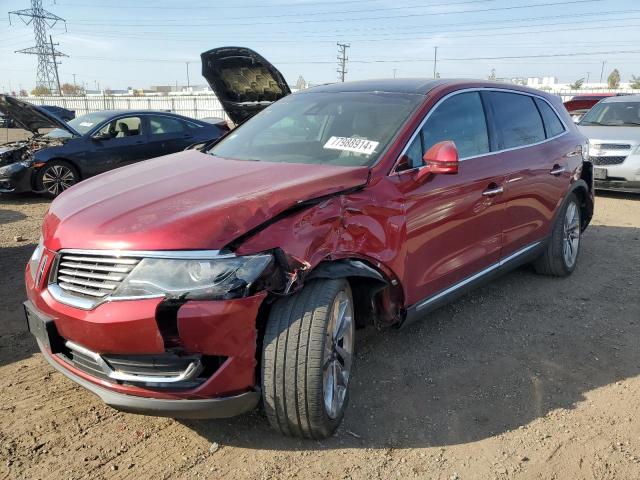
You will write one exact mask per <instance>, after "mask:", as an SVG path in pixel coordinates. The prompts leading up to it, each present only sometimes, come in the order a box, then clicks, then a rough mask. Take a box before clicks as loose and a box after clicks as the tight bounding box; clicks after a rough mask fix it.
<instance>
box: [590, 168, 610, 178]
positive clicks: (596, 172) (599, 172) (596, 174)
mask: <svg viewBox="0 0 640 480" xmlns="http://www.w3.org/2000/svg"><path fill="white" fill-rule="evenodd" d="M593 178H595V179H596V180H606V179H607V169H606V168H600V167H596V168H594V169H593Z"/></svg>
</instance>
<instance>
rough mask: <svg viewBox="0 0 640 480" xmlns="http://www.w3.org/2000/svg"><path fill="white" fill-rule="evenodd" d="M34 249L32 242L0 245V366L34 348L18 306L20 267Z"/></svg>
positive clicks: (21, 284) (21, 282)
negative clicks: (7, 245)
mask: <svg viewBox="0 0 640 480" xmlns="http://www.w3.org/2000/svg"><path fill="white" fill-rule="evenodd" d="M1 214H2V211H1V210H0V215H1ZM0 220H2V221H1V222H0V224H3V223H6V222H4V220H3V219H2V217H0ZM34 248H35V243H33V242H29V243H22V244H20V245H18V246H15V247H14V246H11V247H0V272H2V274H1V275H0V366H3V365H6V364H9V363H13V362H17V361H20V360H22V359H24V358H27V357H30V356H31V355H32V354H33V353H34V352H36V351H37V345H36V342H35V341H34V340H33V339H32V338H31V335H30V334H29V332H28V331H27V324H26V321H25V319H24V311H23V309H22V302H23V301H24V300H25V299H26V293H25V291H24V279H23V276H24V267H25V265H26V264H27V261H28V260H29V257H30V256H31V254H32V253H33V249H34Z"/></svg>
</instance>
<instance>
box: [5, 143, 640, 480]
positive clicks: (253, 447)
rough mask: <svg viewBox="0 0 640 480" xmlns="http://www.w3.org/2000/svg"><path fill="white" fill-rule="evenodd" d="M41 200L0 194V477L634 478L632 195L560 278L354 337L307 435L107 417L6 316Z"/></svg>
mask: <svg viewBox="0 0 640 480" xmlns="http://www.w3.org/2000/svg"><path fill="white" fill-rule="evenodd" d="M3 133H4V132H0V138H3ZM47 205H48V201H46V200H44V199H41V198H39V197H35V196H28V195H27V196H1V197H0V225H1V228H0V271H2V275H1V276H0V314H1V317H0V318H1V322H2V323H1V324H0V410H1V411H2V414H1V415H0V478H25V479H37V478H55V479H67V478H69V479H75V478H91V479H95V478H97V479H102V478H132V479H139V478H157V479H161V478H172V479H176V478H177V479H182V478H184V479H187V478H188V479H193V478H225V479H226V478H252V479H267V478H278V479H279V478H327V479H336V478H338V479H343V478H344V479H348V478H353V479H378V478H379V479H389V478H402V479H404V478H421V479H448V480H453V479H503V478H504V479H506V478H509V479H513V478H515V479H558V480H564V479H636V478H640V420H639V418H640V415H639V414H640V406H639V405H640V404H639V402H638V398H639V397H640V376H639V374H640V348H638V345H639V344H640V299H639V298H640V297H639V295H638V294H639V293H640V291H639V286H640V268H639V265H640V196H633V195H614V194H606V195H604V194H603V195H600V196H599V197H598V198H597V206H596V215H595V219H594V222H593V224H592V226H591V227H590V228H589V229H588V230H587V232H586V234H585V236H584V237H583V244H582V251H581V254H580V260H579V265H578V267H577V269H576V271H575V272H574V274H573V275H572V276H571V277H570V278H567V279H551V278H545V277H541V276H538V275H536V274H535V273H533V271H532V270H531V269H530V268H526V267H525V268H521V269H519V270H517V271H515V272H513V273H510V274H507V275H505V276H503V277H501V278H500V279H498V280H496V281H494V282H493V283H491V284H488V285H487V286H485V287H483V288H481V289H479V290H477V291H475V292H474V293H472V294H470V295H468V296H466V297H464V298H462V299H461V300H459V301H457V302H455V303H453V304H451V305H449V306H447V307H444V308H442V309H440V310H438V311H437V312H434V313H433V314H431V315H430V316H429V317H428V318H426V319H425V320H424V321H423V322H419V323H416V324H414V325H411V326H410V327H408V328H407V329H403V330H390V331H384V332H378V331H376V330H374V329H368V330H364V331H360V332H358V333H359V336H358V339H357V344H356V348H357V355H356V363H355V370H354V376H353V384H352V386H353V389H352V393H351V403H350V406H349V409H348V412H347V414H346V417H345V420H344V424H343V426H342V427H341V428H340V429H339V431H338V433H337V435H336V436H334V437H333V438H331V439H328V440H326V441H323V442H315V441H299V440H294V439H288V438H282V437H280V436H279V435H277V434H275V433H272V432H271V431H270V429H269V427H268V425H267V422H266V420H265V419H264V418H263V417H262V416H261V414H259V413H253V414H250V415H245V416H242V417H238V418H235V419H230V420H225V421H177V420H172V419H163V418H152V417H144V416H138V415H132V414H126V413H120V412H117V411H115V410H112V409H110V408H108V407H106V406H104V405H102V404H101V403H100V401H99V400H98V399H97V398H96V397H94V396H93V395H91V394H90V393H88V392H86V391H85V390H83V389H82V388H80V387H78V386H76V385H75V384H74V383H72V382H70V381H69V380H67V379H65V378H64V377H63V376H62V375H61V374H59V373H57V372H55V371H54V370H53V369H52V368H50V367H49V366H48V364H47V363H46V362H45V360H44V359H43V358H42V356H41V355H40V354H39V353H37V349H36V345H35V342H34V341H33V340H32V339H31V338H30V336H29V334H28V333H26V332H25V325H24V320H23V314H22V312H21V302H22V301H23V299H24V297H25V295H24V292H23V282H22V273H23V268H24V265H25V263H26V261H27V259H28V257H29V255H30V254H31V251H32V249H33V248H34V245H35V243H36V242H37V238H38V236H39V225H40V222H41V219H42V216H43V215H44V213H45V211H46V208H47ZM19 236H20V237H22V238H23V240H21V241H16V237H19Z"/></svg>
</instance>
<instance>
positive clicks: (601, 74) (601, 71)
mask: <svg viewBox="0 0 640 480" xmlns="http://www.w3.org/2000/svg"><path fill="white" fill-rule="evenodd" d="M605 63H607V61H606V60H603V61H602V70H600V83H602V76H603V75H604V64H605Z"/></svg>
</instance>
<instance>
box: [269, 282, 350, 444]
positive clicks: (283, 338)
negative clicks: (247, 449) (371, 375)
mask: <svg viewBox="0 0 640 480" xmlns="http://www.w3.org/2000/svg"><path fill="white" fill-rule="evenodd" d="M343 306H344V315H342V317H340V314H339V313H340V311H342V310H341V307H343ZM340 318H342V320H343V322H340V323H341V324H342V326H343V327H344V328H343V329H342V332H338V333H337V334H336V335H333V334H334V333H335V332H336V331H337V329H334V327H335V324H336V323H338V322H337V321H339V319H340ZM354 330H355V319H354V316H353V297H352V295H351V289H350V288H349V283H348V282H347V281H346V280H344V279H331V280H325V279H322V280H313V281H310V282H309V283H307V284H306V285H305V286H304V288H303V289H302V290H301V291H299V292H297V293H295V294H294V295H292V296H290V297H286V298H283V299H280V300H278V301H277V302H276V303H275V304H274V305H273V308H272V309H271V313H270V315H269V319H268V320H267V325H266V329H265V335H264V342H263V350H262V395H263V396H262V398H263V405H264V410H265V413H266V416H267V418H268V420H269V423H270V424H271V426H272V427H273V428H274V429H275V430H277V431H279V432H281V433H282V434H284V435H288V436H293V437H300V438H311V439H321V438H327V437H329V436H331V435H332V434H333V432H335V430H336V428H338V426H339V425H340V422H341V421H342V417H343V415H344V411H345V409H346V406H347V403H348V391H349V390H348V385H349V377H350V373H351V365H352V358H353V340H354ZM330 333H331V336H330ZM334 338H337V341H334ZM336 373H337V375H336ZM333 378H336V379H339V381H338V382H336V384H341V385H338V388H335V389H334V388H332V387H333V386H334V383H333V382H332V381H331V380H332V379H333ZM329 386H331V390H330V392H331V393H334V394H335V395H331V393H328V392H329ZM325 394H328V396H327V400H325ZM330 400H335V403H334V402H331V401H330ZM327 404H329V405H330V407H328V406H327ZM332 407H335V408H332Z"/></svg>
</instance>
